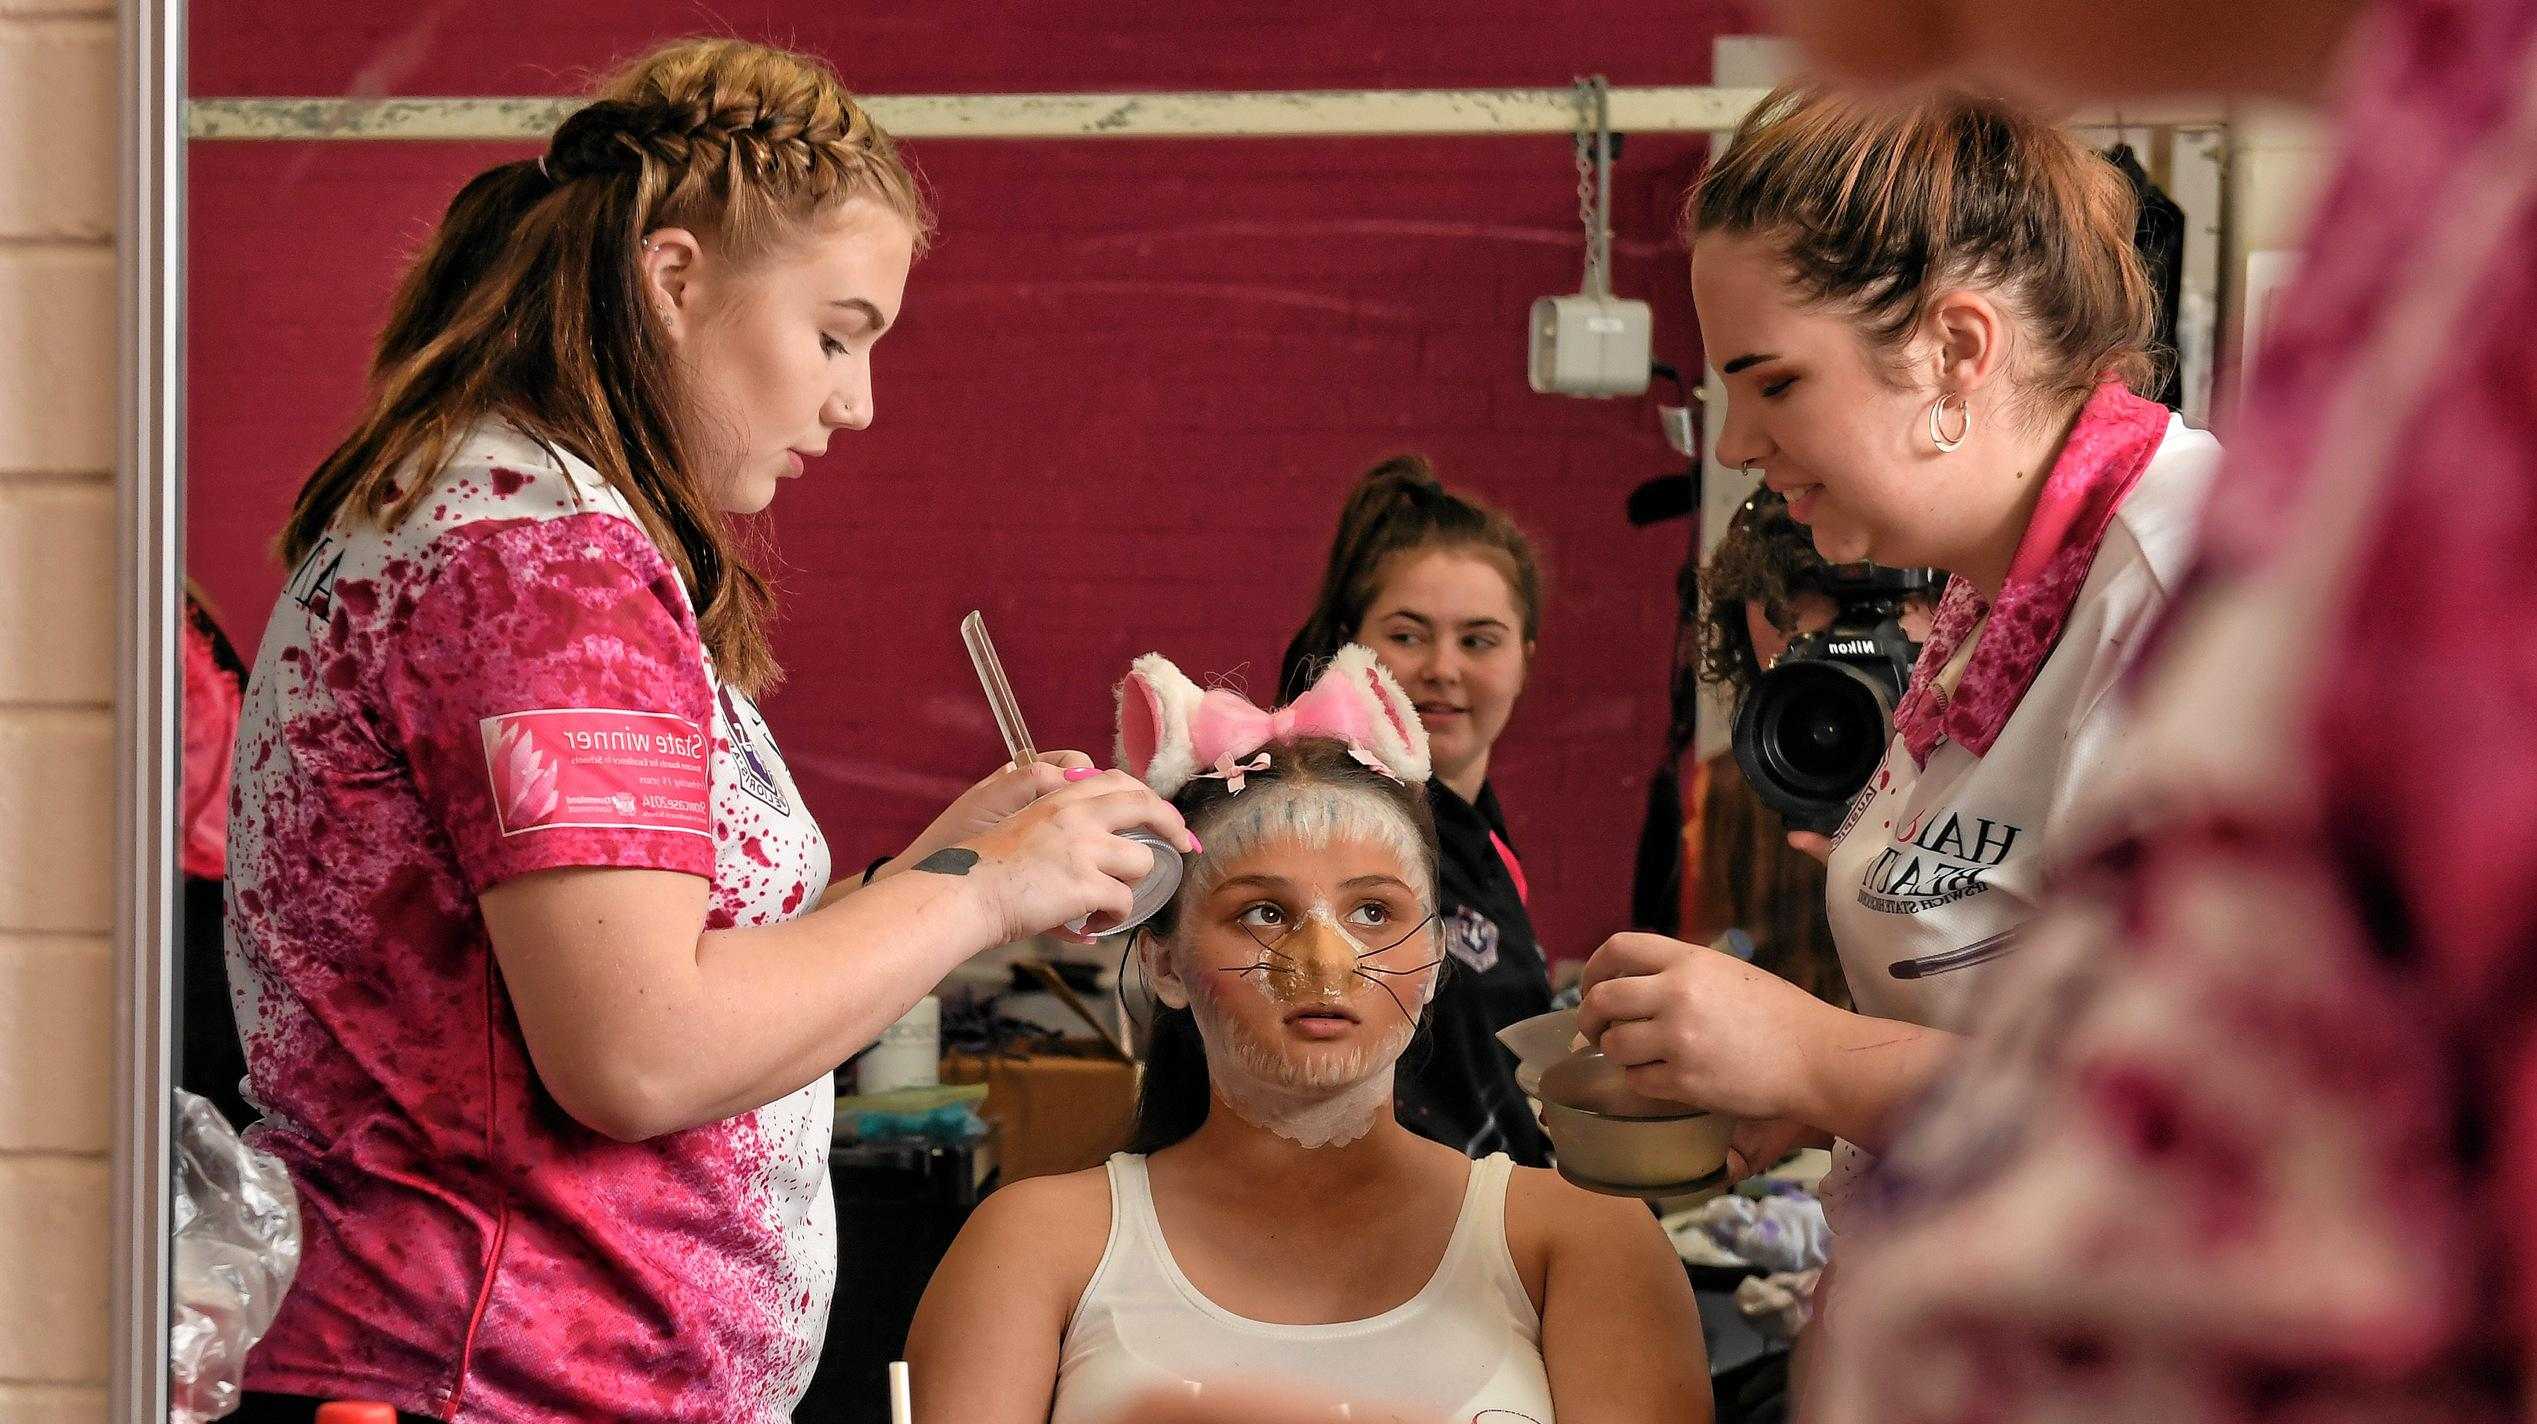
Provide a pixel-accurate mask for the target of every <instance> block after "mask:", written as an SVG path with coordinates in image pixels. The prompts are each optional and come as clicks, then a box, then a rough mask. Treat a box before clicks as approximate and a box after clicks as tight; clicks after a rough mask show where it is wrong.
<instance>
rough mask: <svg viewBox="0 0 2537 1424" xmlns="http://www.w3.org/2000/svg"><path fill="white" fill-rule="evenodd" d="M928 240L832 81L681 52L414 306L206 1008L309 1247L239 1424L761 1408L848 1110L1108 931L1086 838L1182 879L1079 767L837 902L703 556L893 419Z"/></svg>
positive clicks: (259, 701)
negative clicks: (901, 339)
mask: <svg viewBox="0 0 2537 1424" xmlns="http://www.w3.org/2000/svg"><path fill="white" fill-rule="evenodd" d="M927 227H928V215H927V212H926V207H925V204H924V202H923V200H922V198H921V195H920V193H919V190H918V188H917V185H916V182H915V179H914V177H913V175H912V174H911V173H910V172H909V170H908V168H907V167H906V165H905V164H904V163H903V162H902V160H901V159H900V158H899V156H898V154H897V151H896V149H895V148H894V146H893V145H892V143H891V141H890V139H889V137H888V135H886V134H884V133H882V132H881V131H880V130H879V129H877V128H876V127H874V125H873V123H872V121H871V119H870V118H869V117H868V116H866V115H865V114H864V112H863V111H862V110H861V109H860V108H858V107H857V106H856V104H855V103H854V101H853V100H852V98H850V97H849V96H848V95H847V93H846V92H845V90H844V89H843V87H842V86H841V85H840V84H839V83H838V80H837V78H836V76H835V75H834V74H833V73H831V72H830V71H829V69H828V68H827V67H826V66H825V65H823V64H820V63H818V62H817V61H814V60H810V59H807V58H804V57H802V56H799V55H794V54H788V53H784V52H781V51H777V50H772V49H767V48H763V47H760V46H756V45H750V44H745V43H740V42H737V41H728V40H717V41H695V42H684V43H678V44H673V45H670V46H668V47H666V48H664V49H662V50H659V51H657V52H656V53H654V54H652V55H650V56H648V57H646V58H644V59H642V60H640V61H638V62H636V63H635V64H633V65H632V66H631V67H629V68H628V69H626V70H625V71H623V72H622V73H621V74H619V75H618V76H617V77H616V78H615V79H613V80H612V81H610V82H609V83H608V84H607V85H606V86H605V87H604V88H603V90H602V91H601V94H600V96H599V98H598V100H597V101H596V102H594V103H592V104H590V105H588V106H587V107H585V108H583V109H581V110H579V111H578V112H576V113H574V114H573V115H572V116H571V117H570V118H568V119H567V120H565V122H564V123H563V125H562V126H561V127H560V128H559V129H558V130H557V131H556V133H555V135H554V138H553V140H552V142H551V143H550V144H549V145H548V147H547V150H546V152H545V153H544V154H543V155H541V156H540V157H538V158H536V159H533V160H522V161H519V162H515V163H507V164H504V165H502V166H501V167H498V168H496V169H494V170H492V171H491V172H489V173H486V174H484V175H482V176H480V177H478V178H477V179H475V180H474V181H473V182H471V183H469V184H468V185H467V187H466V188H465V189H464V191H462V192H461V193H460V194H459V195H458V197H457V199H456V200H455V201H454V202H453V203H452V204H451V206H450V208H449V211H448V213H447V215H446V216H445V217H444V218H443V220H442V223H441V226H440V228H439V230H438V231H437V232H436V233H435V234H434V236H433V238H432V240H431V242H430V244H429V246H428V247H427V248H426V250H425V251H424V253H423V255H422V256H421V258H420V259H419V260H418V261H417V263H416V265H415V267H414V269H413V271H412V272H411V273H410V274H409V275H408V277H407V278H406V281H405V284H404V286H403V288H402V290H401V291H400V292H399V294H398V296H397V300H396V304H395V310H394V313H393V315H392V316H391V318H390V320H389V323H388V326H387V330H386V332H385V334H384V335H383V337H382V339H381V341H380V346H379V352H378V356H377V359H376V362H375V364H374V366H373V369H372V372H371V383H370V392H369V398H368V402H367V405H366V407H365V408H364V410H363V411H362V413H361V415H360V418H359V419H358V420H357V421H356V422H355V425H354V428H353V431H352V433H351V434H350V436H348V437H347V438H346V439H345V441H344V442H343V444H342V445H341V446H339V447H338V448H337V449H336V450H335V452H334V453H333V454H332V455H330V456H328V457H327V459H326V460H325V462H324V463H323V464H322V465H321V466H320V467H319V468H318V470H317V472H316V473H315V475H313V476H312V477H311V478H310V479H309V481H308V483H307V485H306V487H305V488H304V489H303V490H302V491H301V494H300V497H299V502H298V506H297V508H295V509H294V510H293V511H292V514H291V518H290V522H289V524H288V525H287V527H286V528H285V529H284V531H283V535H282V544H283V548H284V549H285V551H286V553H287V555H288V557H289V558H290V559H291V560H293V562H294V565H295V572H294V573H293V575H292V577H291V579H290V581H289V584H288V586H287V588H286V590H285V592H284V596H283V597H282V599H281V600H280V601H279V603H278V604H277V605H276V607H275V609H274V612H273V616H272V619H271V621H270V623H269V624H268V626H267V629H266V632H265V635H264V638H263V641H262V651H261V656H260V658H259V660H258V663H257V666H256V668H255V670H254V673H253V676H252V678H251V680H250V685H249V687H248V690H247V697H246V704H245V708H244V711H243V714H242V717H241V724H240V735H239V743H238V753H237V757H236V788H237V789H236V794H235V798H234V801H233V809H232V813H231V824H230V834H229V847H230V862H229V864H230V894H229V902H228V935H229V960H230V980H231V985H232V993H233V996H234V999H235V1004H236V1008H237V1011H238V1017H239V1022H240V1026H241V1029H242V1032H243V1036H244V1039H245V1042H246V1046H247V1059H248V1068H249V1090H250V1095H251V1096H252V1098H253V1099H254V1103H255V1105H256V1106H257V1108H258V1109H259V1110H260V1112H261V1113H262V1121H261V1122H260V1123H259V1124H258V1125H257V1126H256V1127H255V1128H254V1129H253V1130H252V1133H251V1139H252V1140H253V1141H254V1142H255V1143H256V1144H257V1145H258V1146H259V1147H261V1148H263V1149H264V1150H266V1151H268V1152H271V1153H273V1154H274V1155H275V1156H276V1157H278V1158H280V1159H281V1161H282V1162H283V1163H284V1164H285V1165H286V1166H287V1167H288V1168H289V1170H290V1174H291V1179H292V1182H293V1184H294V1185H295V1187H296V1188H297V1192H298V1199H299V1210H300V1217H301V1224H302V1230H303V1248H302V1249H303V1254H302V1257H301V1263H300V1267H299V1275H298V1279H297V1282H296V1284H295V1285H294V1287H293V1289H292V1291H291V1293H290V1294H289V1296H288V1297H287V1298H286V1299H285V1300H284V1302H283V1305H282V1309H281V1314H280V1316H279V1317H278V1318H277V1319H276V1320H275V1322H274V1324H273V1328H272V1330H271V1332H270V1333H269V1334H267V1335H266V1336H265V1338H264V1339H263V1341H262V1342H261V1343H260V1344H259V1345H258V1347H257V1348H256V1350H255V1352H254V1354H253V1355H252V1356H251V1358H250V1360H249V1363H248V1373H247V1384H248V1387H249V1389H250V1391H251V1393H250V1394H249V1396H248V1399H247V1402H246V1406H245V1408H244V1410H243V1411H242V1412H241V1413H240V1414H239V1415H238V1416H237V1417H239V1418H242V1419H249V1420H272V1419H293V1418H297V1419H307V1418H309V1417H311V1415H312V1414H313V1413H314V1411H315V1407H316V1404H315V1402H316V1401H317V1400H318V1399H322V1398H327V1397H357V1398H364V1399H372V1400H379V1401H384V1402H386V1403H389V1404H392V1405H394V1406H395V1407H396V1408H397V1409H398V1410H400V1411H402V1412H403V1413H404V1414H406V1415H407V1416H408V1417H428V1418H436V1419H449V1420H466V1421H477V1420H485V1421H495V1420H501V1421H510V1420H521V1421H525V1420H551V1419H583V1420H600V1419H607V1420H696V1421H707V1420H711V1421H731V1420H766V1421H774V1420H783V1419H789V1418H790V1417H791V1415H792V1410H793V1406H794V1404H795V1402H796V1401H797V1400H798V1399H799V1398H800V1397H801V1395H802V1392H803V1390H804V1388H805V1386H806V1385H807V1383H808V1381H809V1379H810V1375H811V1370H812V1367H813V1366H814V1364H815V1363H816V1357H817V1352H818V1345H819V1342H820V1340H821V1337H822V1333H823V1329H824V1325H825V1321H826V1316H827V1312H828V1301H829V1294H830V1291H831V1289H832V1287H833V1286H834V1284H835V1281H836V1273H837V1241H836V1231H835V1217H834V1207H833V1204H832V1202H831V1199H830V1196H829V1185H828V1172H827V1157H828V1143H829V1134H830V1123H831V1117H832V1088H831V1082H830V1074H831V1072H832V1071H833V1070H834V1068H835V1067H836V1065H837V1064H839V1063H841V1062H843V1061H844V1060H845V1059H847V1058H849V1057H851V1056H852V1055H853V1054H854V1053H855V1052H857V1051H858V1050H859V1049H861V1048H862V1047H863V1046H865V1045H866V1044H868V1043H870V1042H871V1041H872V1040H873V1039H874V1038H876V1037H877V1036H878V1035H879V1033H880V1031H881V1030H882V1029H883V1028H884V1027H885V1026H887V1025H888V1024H889V1023H891V1022H892V1021H893V1020H895V1019H897V1018H898V1017H899V1016H900V1015H901V1014H902V1013H903V1012H905V1011H906V1010H907V1008H908V1007H909V1006H910V1005H911V1004H913V1003H914V1002H915V1001H916V999H917V998H918V997H919V996H920V995H922V994H924V993H925V992H927V991H928V990H929V989H931V988H932V987H933V986H934V985H935V984H936V983H937V982H939V981H940V980H941V978H942V977H943V975H944V974H945V973H946V972H947V971H948V970H949V969H950V968H951V967H952V966H954V965H955V964H957V963H959V962H960V961H961V960H963V959H966V958H967V957H969V956H970V955H972V954H974V953H976V952H977V951H979V950H982V949H986V948H988V947H991V946H993V945H997V944H1002V943H1006V942H1008V941H1011V940H1015V939H1020V938H1023V937H1026V936H1029V935H1034V934H1038V933H1041V932H1043V931H1047V930H1049V929H1051V928H1052V927H1054V926H1058V925H1062V924H1065V923H1067V922H1068V921H1071V920H1074V919H1076V918H1077V917H1079V916H1082V915H1086V914H1088V913H1091V912H1094V911H1110V912H1117V913H1124V912H1125V911H1126V910H1127V908H1128V903H1129V900H1128V886H1129V884H1131V883H1132V882H1134V881H1135V880H1136V879H1138V878H1139V877H1140V876H1142V875H1143V874H1144V873H1145V872H1146V871H1147V870H1148V869H1149V868H1150V865H1151V857H1150V855H1149V853H1148V852H1147V851H1146V850H1145V849H1143V848H1142V847H1140V846H1138V845H1135V844H1134V843H1132V842H1129V841H1127V840H1124V839H1122V838H1120V837H1119V836H1117V835H1115V834H1113V833H1114V832H1118V831H1123V830H1127V829H1130V828H1132V827H1140V826H1141V827H1144V828H1147V829H1149V830H1152V831H1154V832H1155V833H1157V834H1160V835H1162V836H1164V837H1165V838H1166V839H1167V840H1169V841H1171V842H1172V843H1174V844H1178V845H1188V844H1189V843H1188V842H1187V840H1186V837H1185V833H1184V831H1183V828H1182V826H1181V823H1180V818H1179V816H1178V814H1177V813H1175V812H1174V811H1173V810H1172V809H1171V808H1170V807H1169V806H1168V805H1166V804H1165V803H1163V802H1162V801H1161V800H1160V799H1159V798H1157V797H1155V796H1154V795H1153V794H1152V793H1151V792H1149V791H1148V790H1146V789H1145V787H1144V786H1143V785H1141V784H1140V783H1138V782H1137V781H1136V780H1135V779H1134V778H1131V777H1128V776H1125V775H1123V774H1119V773H1111V774H1108V775H1101V774H1096V773H1095V772H1093V771H1092V770H1091V768H1090V763H1089V762H1088V760H1087V759H1085V758H1084V757H1082V756H1081V755H1080V754H1074V753H1058V754H1055V755H1053V756H1052V757H1050V758H1048V759H1047V760H1045V761H1043V762H1041V763H1038V764H1034V765H1031V766H1025V767H1016V768H1008V769H1006V770H1004V771H1001V772H998V773H996V774H995V775H992V776H989V777H988V778H987V779H986V780H984V781H982V782H980V783H979V784H978V785H977V786H976V787H975V788H973V789H972V790H971V791H969V792H968V793H967V794H966V795H964V796H963V797H961V798H960V800H958V801H957V802H955V803H954V804H953V805H952V806H951V807H950V808H949V809H948V810H946V811H945V812H944V813H943V815H942V817H941V818H939V819H938V820H937V821H936V822H935V823H934V825H933V826H931V827H930V828H928V829H927V831H926V832H925V834H924V835H922V836H920V837H919V838H918V840H917V842H916V843H915V844H914V845H912V846H910V847H909V848H908V849H907V851H906V852H905V853H904V854H903V855H901V856H900V857H898V858H897V859H896V860H894V861H891V862H889V863H887V864H885V865H882V866H879V867H876V868H875V869H874V870H873V871H872V872H868V873H866V874H865V875H864V876H862V877H860V878H859V880H858V881H856V882H854V883H852V884H850V885H849V886H847V887H841V888H833V889H832V888H831V887H830V885H829V883H828V877H829V862H828V851H827V845H826V842H825V840H824V839H823V838H822V836H821V834H820V830H819V827H818V826H817V825H816V824H815V823H814V822H813V821H812V820H811V818H810V817H809V815H808V813H807V812H806V810H805V809H804V807H803V806H802V802H801V797H800V794H799V792H798V791H797V790H796V789H795V787H794V785H793V782H792V778H791V777H790V776H789V775H788V774H787V772H786V771H785V768H784V762H783V758H782V757H781V755H780V754H779V753H778V752H777V750H776V747H775V744H774V741H773V739H772V738H771V737H770V736H769V735H768V732H767V727H766V723H765V722H764V720H763V719H761V718H760V716H759V714H758V711H757V707H756V705H755V703H754V701H753V700H752V699H753V698H754V697H755V696H757V695H759V694H762V693H763V692H765V691H766V690H767V689H768V688H770V687H772V686H773V685H774V683H775V681H776V672H777V670H776V667H775V662H774V658H773V656H772V654H771V652H770V650H769V645H768V639H767V623H768V620H769V617H770V615H771V611H772V609H771V598H770V595H769V590H768V586H767V584H766V582H765V580H764V579H763V578H761V577H760V575H759V574H758V573H757V572H756V570H755V569H753V568H752V567H751V565H750V563H749V561H748V559H747V558H746V556H745V554H744V553H743V551H742V550H741V549H740V548H739V547H738V545H737V544H736V543H735V541H734V539H733V537H732V535H731V533H730V531H729V529H728V527H727V519H728V516H730V515H733V514H747V513H756V512H758V511H760V510H762V509H764V508H765V507H766V506H767V505H768V504H769V503H770V502H771V501H772V500H773V499H774V497H775V493H776V490H777V488H778V484H779V482H780V481H783V480H786V479H791V478H798V477H799V476H801V475H802V474H803V473H804V470H805V464H806V462H807V461H809V460H811V459H815V458H817V457H819V456H820V455H822V454H824V453H825V452H826V450H827V447H828V443H829V440H830V439H831V437H833V436H834V435H835V434H836V433H837V432H838V431H840V430H860V429H863V428H864V427H865V426H866V425H868V424H870V422H871V420H872V415H873V405H872V374H871V362H872V351H873V346H874V344H875V343H876V342H877V341H878V340H879V339H880V337H881V335H882V334H883V332H884V331H886V330H887V329H889V328H890V326H891V325H892V324H893V323H894V322H895V321H896V320H897V318H898V316H899V309H900V302H901V298H902V295H903V293H904V289H905V284H906V280H907V273H908V267H909V264H910V262H911V260H912V259H913V257H914V255H915V253H916V251H917V249H918V248H919V247H920V246H921V244H922V240H923V238H924V236H925V234H926V231H927ZM1189 848H1190V849H1193V850H1194V849H1195V847H1194V845H1192V846H1190V847H1189Z"/></svg>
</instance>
